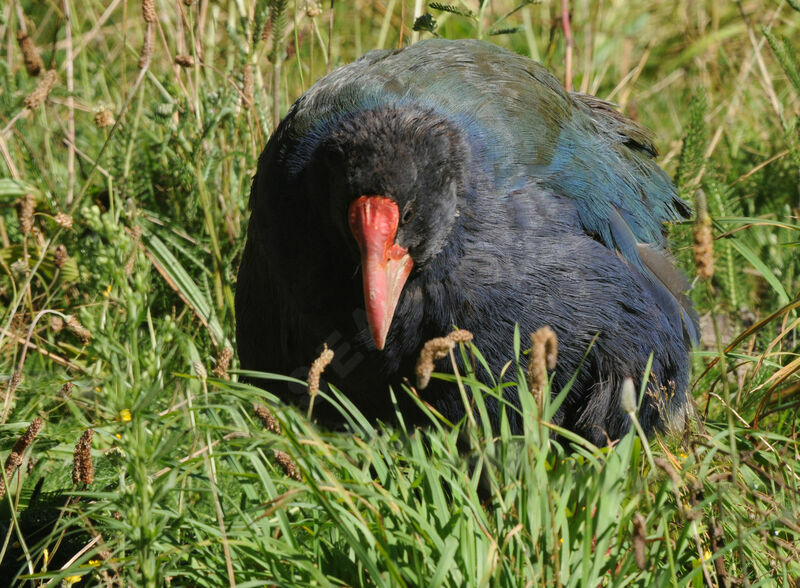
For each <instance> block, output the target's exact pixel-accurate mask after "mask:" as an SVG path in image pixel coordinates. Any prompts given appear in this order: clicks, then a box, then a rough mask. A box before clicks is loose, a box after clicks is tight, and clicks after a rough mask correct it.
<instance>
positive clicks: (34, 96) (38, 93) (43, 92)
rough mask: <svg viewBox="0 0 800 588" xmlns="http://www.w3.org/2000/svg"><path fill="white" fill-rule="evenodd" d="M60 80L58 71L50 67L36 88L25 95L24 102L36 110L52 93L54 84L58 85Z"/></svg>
mask: <svg viewBox="0 0 800 588" xmlns="http://www.w3.org/2000/svg"><path fill="white" fill-rule="evenodd" d="M56 80H58V73H57V72H56V70H54V69H49V70H47V71H46V72H44V75H43V76H42V79H41V80H39V83H38V84H37V86H36V88H35V89H34V90H33V92H31V93H30V94H28V95H27V96H26V97H25V100H24V101H23V104H25V106H26V107H27V108H29V109H30V110H35V109H36V107H37V106H39V105H40V104H41V103H42V102H44V101H45V99H46V98H47V97H48V96H49V95H50V91H51V90H52V89H53V86H55V85H56Z"/></svg>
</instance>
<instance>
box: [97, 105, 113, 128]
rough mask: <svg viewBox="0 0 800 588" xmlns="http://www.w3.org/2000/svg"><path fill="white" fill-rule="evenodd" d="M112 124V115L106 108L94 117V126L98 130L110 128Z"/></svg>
mask: <svg viewBox="0 0 800 588" xmlns="http://www.w3.org/2000/svg"><path fill="white" fill-rule="evenodd" d="M114 122H115V121H114V113H113V112H111V111H110V110H109V109H108V108H104V109H103V110H101V111H100V112H98V113H96V114H95V115H94V125H95V126H96V127H97V128H99V129H102V128H105V127H110V126H111V125H113V124H114Z"/></svg>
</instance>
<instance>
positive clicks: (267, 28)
mask: <svg viewBox="0 0 800 588" xmlns="http://www.w3.org/2000/svg"><path fill="white" fill-rule="evenodd" d="M271 37H272V18H268V19H267V22H265V23H264V29H263V30H262V31H261V40H262V41H264V42H265V43H266V42H268V41H269V40H270V38H271Z"/></svg>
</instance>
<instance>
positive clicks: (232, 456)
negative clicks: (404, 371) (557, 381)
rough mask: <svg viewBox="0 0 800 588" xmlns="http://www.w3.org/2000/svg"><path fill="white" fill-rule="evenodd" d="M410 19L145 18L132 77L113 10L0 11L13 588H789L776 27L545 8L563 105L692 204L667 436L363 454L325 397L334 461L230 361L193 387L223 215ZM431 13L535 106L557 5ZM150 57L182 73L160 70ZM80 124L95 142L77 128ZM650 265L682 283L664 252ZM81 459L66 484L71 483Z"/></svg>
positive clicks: (223, 10) (6, 543)
mask: <svg viewBox="0 0 800 588" xmlns="http://www.w3.org/2000/svg"><path fill="white" fill-rule="evenodd" d="M416 4H419V5H420V6H423V7H424V5H425V3H423V2H418V3H417V2H410V1H408V0H406V1H405V2H403V0H397V1H395V0H388V1H387V2H385V3H381V2H375V3H373V2H367V1H360V2H355V3H345V2H341V1H340V2H336V3H335V8H336V10H335V15H334V18H333V20H332V21H331V20H330V11H329V9H328V3H325V6H324V8H323V9H322V10H321V11H320V13H319V14H318V15H317V16H314V17H309V16H308V14H307V12H306V7H307V4H306V2H304V1H303V0H297V2H271V3H269V2H258V3H254V2H253V1H252V0H242V1H241V2H220V3H207V2H204V1H200V2H198V1H195V2H194V3H191V5H189V6H187V5H186V3H185V2H176V3H167V2H163V1H160V0H159V1H158V2H157V3H156V9H157V22H155V23H154V24H153V30H154V37H153V38H154V44H153V47H154V51H153V55H152V58H151V60H150V61H149V64H148V65H147V68H146V69H144V70H143V69H140V67H139V65H138V61H139V56H140V53H141V49H142V45H143V40H144V38H145V31H146V25H145V22H144V20H143V18H142V9H141V5H140V4H139V3H138V2H128V3H125V2H99V1H97V0H87V2H83V3H74V2H73V3H69V0H67V2H66V3H65V2H28V1H26V2H21V3H19V4H18V3H16V2H15V3H6V4H4V5H3V6H2V7H0V329H2V330H0V408H2V412H0V456H2V459H6V457H7V456H9V454H10V453H11V451H12V447H13V445H14V443H15V442H16V440H17V439H18V438H19V436H20V435H22V433H24V431H25V430H26V428H27V427H28V426H29V424H30V423H31V422H32V421H33V419H34V418H36V417H40V418H41V419H42V420H43V423H44V426H43V428H42V430H41V432H39V434H38V436H37V437H36V439H35V440H34V442H33V443H32V445H31V446H30V447H29V448H27V449H26V450H25V451H24V453H23V455H22V464H21V467H20V468H19V469H17V470H16V471H14V470H13V469H9V470H8V472H9V474H10V477H9V478H8V480H7V487H8V491H7V492H6V493H5V495H4V496H3V497H2V501H1V502H0V533H1V535H0V561H1V562H2V563H0V566H2V575H0V577H3V578H9V582H11V583H16V584H19V585H35V586H39V585H45V584H47V583H48V582H50V584H51V585H56V584H58V583H59V582H67V583H70V582H73V581H76V580H77V577H80V578H81V581H83V582H85V583H87V584H89V585H98V584H99V585H106V584H120V585H136V586H139V585H142V586H159V585H163V584H165V583H167V582H169V583H170V585H179V586H184V585H186V586H188V585H191V586H220V585H227V584H231V583H233V581H234V580H235V583H236V584H237V585H264V584H268V585H307V584H319V585H375V586H377V585H381V586H383V585H386V586H395V585H399V586H402V585H408V586H418V585H419V586H439V585H448V586H450V585H476V586H486V585H503V586H517V585H541V586H551V585H564V586H567V585H573V586H596V585H601V584H602V585H627V584H633V585H640V586H651V585H656V586H662V585H663V586H686V585H693V586H694V585H697V586H699V585H704V584H711V585H726V584H732V583H739V584H748V585H790V583H791V582H797V578H798V577H800V548H798V545H800V498H798V497H799V496H800V492H799V490H800V448H799V447H798V433H797V424H798V418H797V413H798V410H800V341H799V340H798V331H799V329H798V325H799V324H800V313H799V312H798V310H799V309H800V299H798V294H799V293H800V250H799V249H798V245H799V244H800V221H798V218H800V191H799V190H798V185H799V183H800V178H799V172H800V75H798V71H800V67H799V64H798V51H800V41H797V39H800V33H799V32H798V31H799V29H800V11H799V10H798V9H800V5H798V3H797V0H790V1H789V2H788V3H786V2H779V1H777V0H776V1H774V2H773V1H766V0H765V1H749V2H743V3H741V4H721V3H717V2H714V1H713V0H706V1H700V2H689V1H688V0H675V1H673V2H666V1H661V0H651V1H649V2H642V3H622V2H616V3H608V2H597V1H588V0H578V1H572V2H570V7H571V25H572V34H573V36H574V49H573V71H572V83H573V85H574V87H575V89H577V90H580V91H586V92H591V93H594V94H596V95H598V96H600V97H602V98H608V99H610V100H613V101H615V102H617V103H619V104H620V107H621V109H622V110H623V112H625V113H626V114H628V115H629V116H633V117H635V118H637V119H638V120H639V121H640V122H642V123H643V124H645V125H646V126H649V127H650V128H652V129H654V130H655V131H656V133H657V135H658V145H659V147H660V148H661V150H662V156H661V160H660V161H661V163H662V164H663V165H664V167H665V169H667V170H668V172H669V173H671V174H672V175H673V177H675V179H676V182H677V183H678V185H679V188H680V190H681V192H682V194H683V195H684V196H685V197H686V198H688V199H690V200H692V199H693V198H694V195H695V193H696V191H697V189H698V188H702V190H703V191H704V193H705V194H706V197H707V200H708V203H709V204H708V206H709V211H710V214H711V217H712V219H713V233H714V236H715V238H716V241H715V244H714V262H715V275H714V277H713V279H712V280H710V281H701V280H696V281H695V282H696V283H695V288H694V290H693V292H692V296H693V297H694V299H695V301H696V304H697V307H698V309H699V310H700V312H701V314H702V315H703V316H704V317H705V318H704V323H703V324H704V328H703V332H704V342H703V345H702V346H701V347H700V348H699V349H698V350H697V351H696V352H695V355H694V377H693V393H694V396H695V399H696V403H697V409H698V414H699V416H700V419H699V421H698V423H697V424H696V425H695V426H693V427H692V428H691V430H690V431H688V432H687V433H686V434H685V435H683V436H682V437H681V438H677V437H668V436H667V437H661V438H658V439H653V440H651V441H650V442H649V443H647V442H645V444H643V440H642V439H640V438H639V437H637V436H636V435H635V434H631V435H629V436H627V437H626V438H624V439H622V440H621V441H620V442H619V443H618V444H616V445H615V446H614V447H613V448H611V449H608V448H605V449H597V448H594V447H590V446H588V445H586V444H585V443H581V442H580V440H578V439H575V440H574V446H573V450H572V451H571V452H566V451H565V450H564V449H563V448H562V446H561V445H559V444H558V443H556V442H554V441H553V439H552V436H551V435H550V434H549V431H550V429H549V428H548V427H547V425H546V424H545V423H546V421H547V416H548V414H549V412H548V411H550V412H552V407H551V406H550V405H549V404H548V405H546V406H544V407H542V410H543V411H544V414H543V415H541V416H542V417H543V418H540V410H539V408H538V407H537V406H536V405H535V403H534V402H533V400H532V396H531V395H527V394H523V395H522V396H523V398H524V399H525V406H524V410H525V418H526V420H527V422H529V423H530V426H529V427H528V428H527V429H526V432H525V434H524V435H523V436H522V437H512V436H511V435H510V434H509V433H508V431H507V430H503V431H501V432H500V434H499V435H498V436H496V437H493V436H492V434H491V432H489V431H485V430H483V429H481V428H480V427H477V426H470V425H467V424H464V425H462V426H461V427H459V428H458V429H456V430H450V429H448V428H445V427H443V426H442V425H441V424H440V423H439V421H438V420H437V419H436V418H435V416H431V420H432V424H431V427H430V428H429V429H428V430H425V431H421V430H406V428H405V427H404V426H402V425H399V426H395V427H386V426H383V425H380V424H378V423H370V422H366V421H365V420H364V419H363V417H361V416H360V415H359V414H358V411H357V410H355V409H354V408H353V407H351V406H348V404H347V402H346V398H345V397H341V396H339V397H338V399H339V401H340V402H341V404H342V410H343V412H344V413H346V414H347V416H348V418H349V419H350V421H351V423H352V424H351V431H350V432H348V433H343V432H328V431H325V430H324V429H321V428H319V427H317V426H315V425H313V424H311V423H310V422H309V420H308V419H307V418H306V416H305V415H304V414H300V413H299V412H298V411H296V410H294V409H292V408H286V407H280V406H278V407H276V408H274V409H273V410H274V414H275V416H276V418H277V419H278V421H279V422H280V425H281V433H280V434H277V433H275V432H273V431H270V430H267V429H265V428H264V426H263V425H262V423H261V422H260V421H259V419H258V418H257V417H256V416H255V415H254V412H253V406H252V405H253V403H260V404H269V403H270V402H271V401H272V400H274V399H273V398H272V397H271V396H270V395H269V393H268V392H265V391H262V390H258V389H254V388H251V387H248V386H245V385H243V384H240V383H237V381H236V380H237V376H236V373H235V367H236V365H237V364H236V360H235V359H234V360H233V365H232V368H231V369H230V370H228V373H227V374H225V373H223V372H221V371H218V372H217V374H216V375H213V369H214V368H215V367H216V366H217V363H218V361H219V358H220V355H221V354H223V353H224V352H223V350H224V349H225V348H231V349H232V348H234V346H235V345H234V343H235V342H234V315H233V302H232V300H233V292H234V289H235V276H236V269H237V267H238V262H239V258H240V254H241V250H242V245H243V243H244V229H245V221H246V218H247V208H246V204H247V202H246V200H247V194H248V193H249V187H250V181H251V178H252V175H253V173H254V172H255V166H256V162H257V157H258V155H259V153H260V150H261V149H262V148H263V145H264V144H265V142H266V140H267V138H268V136H269V134H270V132H271V129H272V128H273V124H274V120H275V119H276V117H277V116H280V115H282V114H283V113H285V111H286V110H287V108H288V106H289V105H290V104H291V102H292V101H293V100H294V99H295V98H296V97H298V96H299V95H300V94H301V93H302V92H303V91H304V90H305V89H307V88H308V87H309V86H310V85H311V84H312V83H313V82H314V81H315V80H316V79H318V78H319V77H320V76H321V75H323V74H324V73H325V71H326V70H327V69H328V68H330V67H335V66H337V65H340V64H344V63H347V62H349V61H351V60H352V59H354V58H355V57H357V56H358V55H360V54H362V53H363V52H365V51H367V50H369V49H373V48H379V47H385V48H388V47H396V46H397V45H398V44H399V43H400V37H401V30H402V36H403V42H406V43H407V42H409V41H410V40H411V39H412V36H413V37H414V38H416V37H417V36H422V37H424V36H429V35H430V33H424V32H423V33H414V32H412V31H411V25H412V23H413V22H414V18H413V17H414V10H415V5H416ZM453 4H454V5H455V6H457V7H459V12H461V13H462V14H460V15H459V14H455V13H452V12H447V11H442V10H435V9H434V8H428V9H427V10H428V12H429V13H430V14H431V15H432V16H433V18H434V19H435V20H436V25H437V28H436V33H437V34H440V35H441V36H444V37H448V38H460V37H475V36H480V37H484V38H487V39H488V40H490V41H491V42H495V43H498V44H501V45H504V46H506V47H509V48H511V49H513V50H515V51H518V52H520V53H523V54H526V55H531V56H533V57H535V58H536V59H538V60H540V61H542V62H544V63H545V64H546V65H547V66H548V67H550V68H551V69H552V70H553V71H554V72H555V73H556V74H557V75H558V76H559V77H560V78H561V79H562V80H563V79H564V77H565V73H566V72H565V62H566V59H565V56H566V45H565V42H564V36H563V33H562V27H561V23H560V21H559V20H558V19H559V17H560V3H558V2H552V3H544V4H541V5H529V6H526V7H524V8H522V9H521V10H519V11H516V12H514V13H512V14H511V15H509V16H508V17H507V18H505V19H503V18H502V17H503V15H505V14H507V13H508V12H509V11H511V10H512V9H513V8H514V7H515V4H514V3H513V2H509V1H500V0H495V1H494V2H492V1H489V2H486V3H485V5H484V6H483V7H481V6H479V5H478V2H477V0H473V1H465V2H464V3H460V2H453ZM67 5H68V6H69V9H70V19H69V26H67V20H66V19H65V13H64V7H65V6H67ZM354 6H355V9H354ZM793 7H794V8H793ZM282 8H283V10H284V12H282V10H281V9H282ZM467 9H468V11H469V15H465V14H467V12H468V11H467ZM403 11H405V12H403ZM401 14H405V20H404V24H403V25H402V27H401V21H400V17H401ZM23 17H24V18H25V23H26V24H25V28H26V29H27V31H28V34H29V35H30V37H31V38H32V39H33V40H34V42H35V44H36V46H37V47H38V48H39V51H40V52H41V55H42V58H43V60H44V64H45V67H46V68H48V69H50V68H52V69H55V70H56V71H57V72H58V80H57V83H56V85H55V87H54V88H53V90H52V92H51V93H50V94H49V97H48V99H47V100H46V101H45V102H43V103H42V104H41V105H39V106H37V107H36V108H34V109H33V110H30V109H27V108H25V106H24V99H25V97H26V96H28V95H29V94H30V93H31V92H32V91H33V90H34V88H36V85H37V83H38V82H39V79H41V76H40V77H39V78H35V77H31V76H30V75H28V73H27V72H26V69H25V67H24V64H23V61H22V55H21V53H20V50H19V48H18V46H17V40H16V34H17V30H18V29H19V28H20V18H23ZM267 23H269V25H267ZM265 27H266V29H267V30H268V31H271V32H270V33H269V34H267V35H266V36H265V37H264V38H262V31H264V30H265ZM517 27H520V29H519V30H514V31H512V32H506V34H501V35H494V34H492V33H495V32H498V31H501V30H503V29H506V30H508V29H516V28H517ZM329 31H332V36H331V37H330V38H329ZM70 47H71V49H69V48H70ZM177 55H187V56H191V57H192V58H193V62H194V65H191V66H189V67H180V66H178V65H175V63H174V58H175V56H177ZM248 69H249V71H250V72H251V73H252V82H253V83H252V88H253V90H252V96H251V95H250V91H249V89H248V87H249V83H248V80H249V75H248V74H246V72H247V71H248ZM70 88H72V90H71V91H70ZM251 98H252V103H251V102H250V101H249V100H250V99H251ZM104 109H108V110H109V111H110V113H111V114H112V116H113V118H114V119H115V120H116V124H115V125H113V126H97V125H96V124H95V115H96V114H97V113H98V112H100V111H101V110H104ZM71 121H74V123H73V122H71ZM26 195H30V198H29V199H28V201H29V202H32V203H33V210H34V211H35V214H34V215H33V218H32V220H31V219H30V217H29V216H28V217H26V215H25V214H24V213H23V208H21V204H20V203H22V202H23V201H24V200H25V197H26ZM58 213H65V214H67V215H69V217H70V218H71V221H72V222H71V226H67V225H69V223H67V222H65V221H64V220H63V217H60V219H61V220H60V223H59V219H57V218H56V215H57V214H58ZM671 236H672V239H673V245H674V247H673V248H674V250H675V252H676V255H677V257H678V259H679V262H680V264H681V265H682V266H683V267H684V268H685V269H686V270H687V272H688V273H689V274H694V266H693V259H692V247H691V244H692V226H691V223H686V224H682V225H678V226H675V227H673V230H672V234H671ZM64 250H65V251H66V253H67V257H66V260H64V258H63V254H64ZM68 315H72V316H74V317H75V318H76V319H77V321H78V322H79V323H80V325H82V326H83V327H84V328H86V329H89V331H91V337H90V338H88V340H87V338H86V336H85V333H82V332H81V331H80V330H79V329H77V328H75V327H74V325H73V326H72V327H70V326H69V325H68V324H65V320H66V317H67V316H68ZM82 335H83V336H82ZM522 335H523V336H522V340H523V341H524V340H527V335H526V334H524V333H523V334H522ZM26 341H27V342H28V346H26ZM476 345H477V349H476V348H471V352H472V353H475V354H476V356H477V357H479V352H478V350H479V349H480V341H477V342H476ZM519 347H520V346H519V343H518V344H517V349H518V353H521V352H524V351H525V349H524V344H523V345H522V347H523V349H521V350H519ZM460 352H464V353H468V352H470V350H467V349H461V351H460ZM509 359H513V358H509ZM510 369H516V367H515V364H514V363H513V362H512V365H511V368H510ZM230 374H232V375H230ZM441 377H450V378H453V377H454V376H453V375H450V376H446V375H442V376H441ZM459 379H460V381H461V383H462V385H464V386H470V387H472V389H473V391H475V392H476V394H475V396H476V398H477V399H478V400H480V398H481V397H482V396H483V395H486V394H498V393H499V391H498V390H496V389H494V390H493V389H489V388H486V387H485V386H481V385H479V384H478V383H477V382H475V381H474V379H472V376H471V374H460V375H459ZM519 380H520V381H519V385H520V386H523V387H524V386H526V385H527V384H526V382H525V378H524V376H523V375H522V374H520V376H519ZM65 384H68V386H65ZM395 392H396V394H406V393H407V392H406V391H402V390H397V391H395ZM479 408H480V402H479ZM700 423H702V424H700ZM87 429H92V430H93V431H94V438H93V440H92V452H91V457H92V461H93V466H94V472H93V480H92V482H91V483H90V484H89V485H85V484H83V483H79V484H74V483H73V480H72V468H73V466H72V464H73V453H74V450H75V445H76V443H77V442H78V439H79V438H80V436H81V435H82V434H83V432H84V431H85V430H87ZM276 450H279V451H282V452H285V454H287V455H288V456H289V458H290V460H291V462H292V463H293V464H294V466H293V467H294V468H295V470H293V473H294V474H296V475H294V477H290V476H288V475H287V474H286V471H285V470H284V468H283V467H282V466H281V464H280V461H279V460H278V459H277V458H276V454H275V451H276ZM281 455H282V454H279V456H281ZM281 459H283V458H281ZM298 478H299V479H298ZM47 523H49V524H47ZM37 527H43V528H44V529H45V532H43V533H41V534H39V535H35V534H33V533H32V530H33V529H35V528H37ZM74 556H75V557H74ZM12 578H13V580H11V579H12ZM0 582H1V581H0Z"/></svg>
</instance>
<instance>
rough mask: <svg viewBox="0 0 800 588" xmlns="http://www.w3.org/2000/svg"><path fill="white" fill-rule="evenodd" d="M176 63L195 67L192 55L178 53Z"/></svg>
mask: <svg viewBox="0 0 800 588" xmlns="http://www.w3.org/2000/svg"><path fill="white" fill-rule="evenodd" d="M175 63H177V64H178V65H180V66H181V67H194V57H192V56H191V55H176V56H175Z"/></svg>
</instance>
